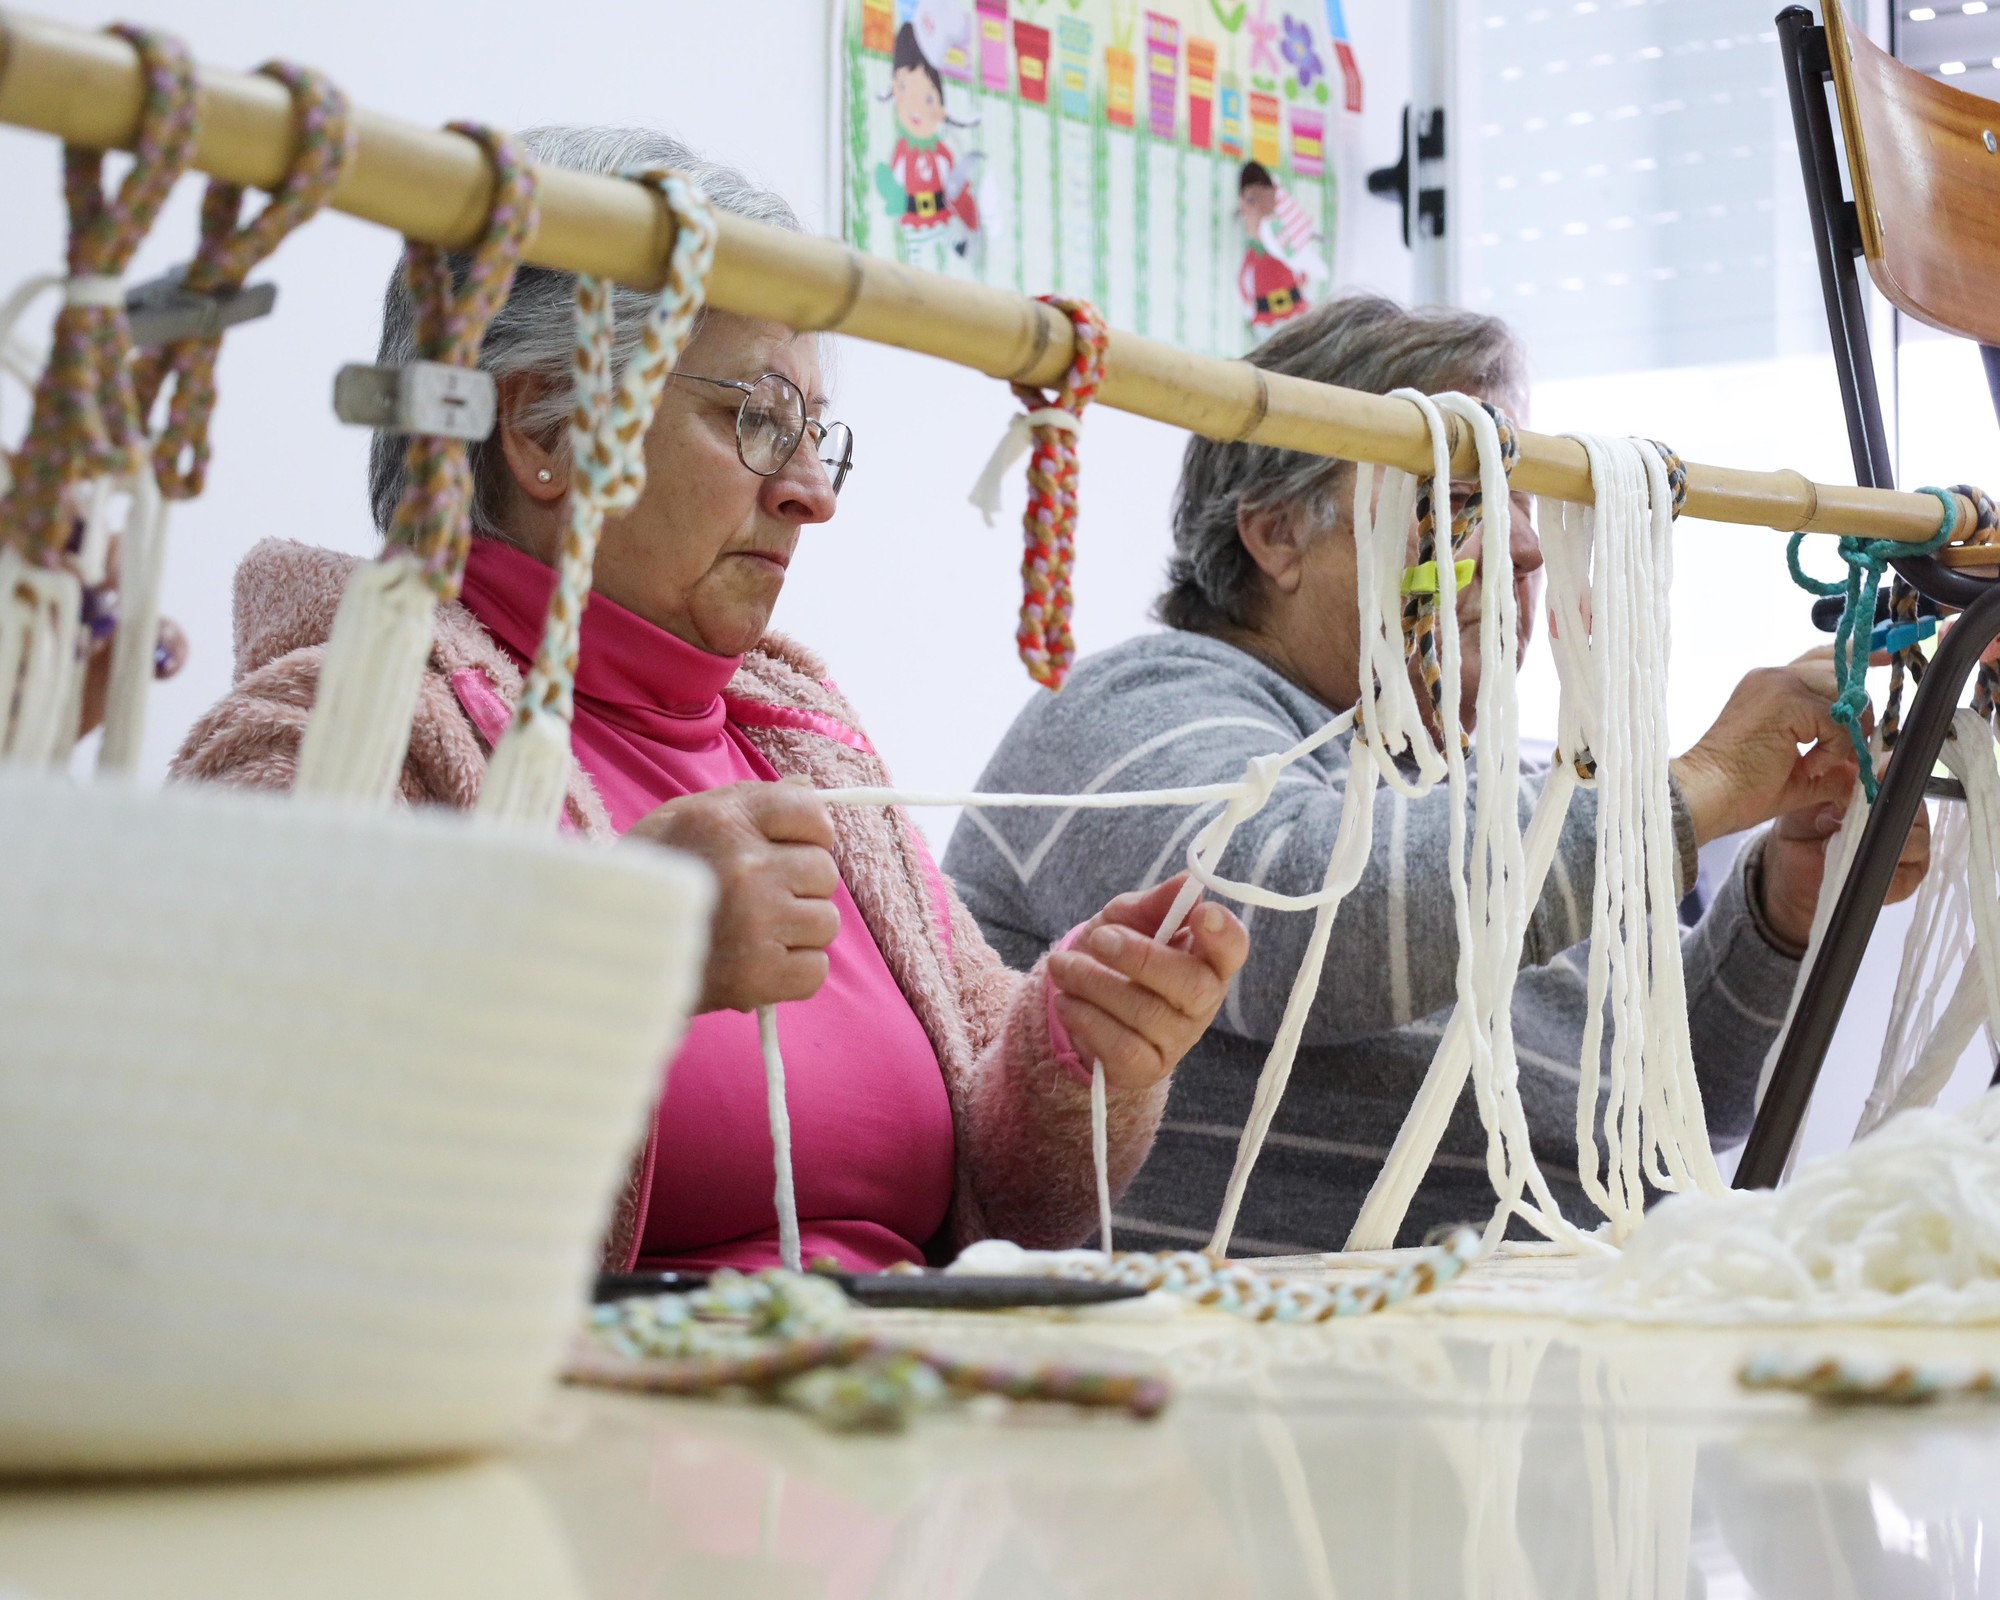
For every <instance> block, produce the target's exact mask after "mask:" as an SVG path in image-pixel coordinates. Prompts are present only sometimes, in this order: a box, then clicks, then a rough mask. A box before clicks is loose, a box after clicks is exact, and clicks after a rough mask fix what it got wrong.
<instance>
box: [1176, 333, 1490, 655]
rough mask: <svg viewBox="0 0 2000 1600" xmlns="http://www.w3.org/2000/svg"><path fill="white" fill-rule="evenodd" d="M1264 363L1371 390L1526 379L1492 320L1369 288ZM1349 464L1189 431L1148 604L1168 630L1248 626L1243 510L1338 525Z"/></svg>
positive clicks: (1254, 592)
mask: <svg viewBox="0 0 2000 1600" xmlns="http://www.w3.org/2000/svg"><path fill="white" fill-rule="evenodd" d="M1249 360H1250V362H1251V363H1252V364H1253V365H1255V366H1259V367H1262V368H1264V369H1265V370H1266V371H1267V372H1283V373H1289V374H1290V375H1291V376H1293V377H1298V378H1313V379H1316V380H1318V381H1319V382H1321V383H1336V384H1339V385H1340V386H1341V387H1343V388H1347V389H1363V390H1366V391H1367V392H1368V393H1370V394H1387V393H1388V392H1389V391H1390V390H1391V389H1402V388H1412V389H1421V390H1423V391H1424V392H1425V393H1426V394H1437V393H1440V392H1442V391H1443V390H1446V389H1459V390H1464V391H1468V392H1470V393H1473V394H1491V393H1493V392H1495V391H1496V390H1500V389H1515V390H1520V389H1524V388H1525V387H1526V380H1527V358H1526V355H1525V353H1524V352H1523V351H1522V349H1521V345H1520V341H1519V340H1517V339H1516V338H1515V337H1514V333H1513V331H1512V330H1511V329H1510V328H1509V327H1508V326H1507V324H1506V323H1504V322H1502V321H1501V320H1500V319H1499V318H1498V317H1486V316H1481V315H1479V314H1478V313H1476V312H1472V311H1456V310H1453V309H1451V308H1449V307H1443V306H1432V307H1426V308H1425V309H1423V310H1419V311H1410V310H1406V309H1405V308H1404V307H1402V306H1399V305H1397V304H1396V302H1395V301H1393V300H1388V299H1384V298H1383V297H1382V296H1380V295H1374V294H1349V295H1343V296H1341V297H1340V298H1338V299H1334V300H1329V301H1328V302H1327V303H1326V304H1324V305H1322V306H1316V307H1314V308H1313V309H1312V310H1310V311H1308V312H1306V314H1305V315H1304V316H1301V317H1298V318H1296V319H1295V320H1293V321H1291V322H1287V323H1286V324H1285V325H1284V326H1283V327H1281V328H1280V329H1279V330H1278V331H1277V332H1276V333H1274V334H1273V335H1272V336H1271V337H1270V338H1269V339H1268V340H1266V341H1265V342H1264V343H1263V344H1262V345H1260V346H1259V347H1258V348H1257V349H1256V350H1255V351H1254V352H1252V353H1251V355H1250V357H1249ZM1353 470H1354V469H1353V464H1352V463H1351V462H1346V461H1336V460H1333V459H1331V458H1330V457H1326V456H1313V455H1305V454H1302V453H1301V452H1299V451H1297V450H1280V449H1277V448H1275V447H1274V446H1271V445H1261V444H1235V443H1230V442H1227V441H1223V440H1217V439H1203V438H1200V437H1196V438H1193V439H1190V440H1189V441H1188V447H1187V456H1186V458H1185V460H1184V461H1183V462H1182V465H1181V482H1180V488H1179V490H1178V491H1177V492H1176V494H1175V496H1174V553H1173V557H1172V559H1171V560H1170V561H1169V562H1168V563H1167V592H1166V593H1165V594H1163V595H1162V596H1160V599H1159V601H1158V603H1157V604H1156V605H1155V606H1154V608H1153V609H1154V613H1155V615H1157V616H1158V617H1159V619H1160V620H1161V621H1162V622H1164V623H1166V624H1167V625H1168V626H1169V627H1173V628H1184V629H1187V630H1189V631H1191V632H1195V633H1213V632H1216V631H1217V630H1219V629H1222V628H1227V627H1238V628H1243V627H1249V626H1251V625H1253V623H1254V621H1255V616H1254V612H1255V609H1256V602H1257V597H1258V593H1259V588H1258V582H1257V579H1258V569H1257V564H1256V562H1255V561H1253V560H1252V559H1251V557H1250V552H1249V551H1247V550H1246V549H1244V548H1243V541H1242V539H1241V538H1239V537H1238V535H1237V516H1238V513H1239V512H1241V511H1261V510H1268V509H1272V508H1283V509H1285V510H1286V511H1287V512H1289V513H1290V514H1291V515H1292V516H1293V517H1294V518H1296V519H1299V520H1300V522H1301V523H1302V524H1303V525H1304V526H1307V527H1314V528H1318V529H1321V530H1325V529H1330V528H1332V527H1334V526H1336V525H1337V524H1338V523H1339V522H1340V520H1341V518H1342V516H1343V514H1344V512H1345V510H1346V507H1345V505H1344V504H1343V502H1344V500H1345V498H1346V496H1345V493H1344V491H1345V489H1346V486H1347V485H1348V484H1349V483H1350V482H1351V481H1352V474H1353Z"/></svg>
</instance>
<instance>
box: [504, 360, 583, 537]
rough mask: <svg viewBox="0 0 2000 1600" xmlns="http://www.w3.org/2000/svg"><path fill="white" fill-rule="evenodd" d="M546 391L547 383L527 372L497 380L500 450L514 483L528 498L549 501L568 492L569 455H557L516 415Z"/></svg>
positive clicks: (551, 501) (557, 498)
mask: <svg viewBox="0 0 2000 1600" xmlns="http://www.w3.org/2000/svg"><path fill="white" fill-rule="evenodd" d="M547 392H548V385H547V383H546V382H545V381H544V380H543V379H542V378H540V377H538V376H536V375H535V374H534V373H531V372H514V373H509V374H508V375H507V376H506V377H504V378H502V379H501V380H500V396H499V399H500V408H499V409H500V421H499V423H498V424H497V426H496V430H495V431H496V432H498V433H499V435H500V453H501V454H502V455H503V456H505V457H506V459H507V471H508V474H509V475H510V476H511V477H512V478H513V480H514V486H515V487H516V488H517V489H519V490H520V491H521V493H522V494H524V495H526V496H527V497H528V498H529V499H530V500H531V501H535V502H538V503H542V504H550V503H553V502H555V501H557V500H560V499H562V497H563V496H564V495H566V494H568V493H569V456H568V455H567V454H566V453H565V454H561V455H558V454H557V453H556V452H555V451H554V450H552V449H551V448H549V446H548V445H546V444H544V443H543V442H542V441H541V440H540V439H537V438H536V437H535V436H534V435H533V434H532V433H529V432H528V431H527V430H525V429H524V428H522V427H521V426H520V423H519V418H520V417H521V416H522V414H523V413H524V412H525V411H526V410H527V409H528V408H529V407H530V406H532V405H533V404H534V403H535V402H536V401H537V400H539V399H541V398H542V396H543V395H544V394H546V393H547Z"/></svg>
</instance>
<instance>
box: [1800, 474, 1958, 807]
mask: <svg viewBox="0 0 2000 1600" xmlns="http://www.w3.org/2000/svg"><path fill="white" fill-rule="evenodd" d="M1917 493H1918V494H1928V495H1933V496H1935V497H1936V499H1937V502H1938V504H1939V505H1940V506H1942V507H1943V508H1944V520H1943V525H1942V526H1941V527H1940V528H1939V529H1938V531H1937V533H1936V534H1935V535H1934V536H1932V537H1931V538H1929V539H1927V540H1925V541H1924V542H1923V543H1922V544H1904V543H1902V542H1901V541H1899V540H1895V539H1858V538H1853V537H1844V538H1842V539H1841V541H1840V558H1841V560H1842V561H1844V562H1846V563H1847V576H1846V577H1845V578H1844V579H1843V580H1842V581H1841V582H1839V583H1826V582H1822V581H1821V580H1820V579H1818V578H1815V577H1812V576H1811V575H1810V574H1808V573H1807V572H1806V570H1805V569H1804V568H1803V567H1802V566H1800V564H1799V550H1800V547H1801V546H1802V545H1803V544H1804V543H1805V539H1806V535H1805V533H1804V531H1803V530H1801V531H1800V532H1798V533H1795V534H1793V535H1792V537H1791V540H1790V542H1789V543H1788V544H1787V545H1786V546H1785V564H1786V565H1787V566H1788V567H1789V568H1790V569H1791V573H1792V582H1794V583H1796V584H1797V585H1798V586H1799V587H1800V588H1801V589H1804V590H1805V591H1806V592H1807V593H1809V594H1814V595H1820V596H1827V595H1839V596H1841V608H1840V626H1839V628H1838V629H1836V630H1835V632H1834V635H1833V678H1834V684H1835V686H1836V690H1837V692H1836V694H1835V697H1834V702H1833V708H1832V710H1833V720H1834V721H1835V722H1837V723H1839V724H1840V725H1841V726H1842V727H1843V728H1845V729H1846V730H1847V737H1848V739H1849V740H1850V741H1851V742H1852V744H1853V746H1854V756H1855V759H1856V761H1858V762H1859V763H1860V766H1861V788H1862V792H1863V793H1864V794H1866V795H1867V797H1868V802H1869V804H1870V805H1873V804H1874V802H1875V793H1876V789H1877V783H1876V778H1875V760H1874V757H1873V756H1872V755H1871V754H1870V752H1869V749H1868V734H1867V731H1866V729H1865V728H1864V726H1863V723H1864V722H1865V720H1866V714H1867V710H1868V647H1869V640H1870V638H1871V637H1872V635H1873V630H1874V627H1875V600H1876V596H1877V595H1878V594H1879V593H1880V592H1881V588H1882V571H1883V569H1884V567H1886V566H1887V565H1888V563H1889V562H1891V561H1897V560H1902V559H1904V558H1906V557H1910V556H1924V555H1929V554H1930V553H1931V552H1932V551H1934V550H1940V549H1942V548H1943V547H1944V546H1945V545H1947V544H1949V543H1950V542H1951V540H1952V538H1953V536H1954V535H1955V534H1956V533H1957V532H1958V497H1957V496H1956V495H1954V494H1953V493H1952V492H1951V491H1950V490H1949V489H1940V488H1937V487H1935V486H1934V485H1930V484H1926V485H1925V486H1924V487H1923V488H1921V489H1919V490H1918V491H1917ZM1913 614H1914V612H1913Z"/></svg>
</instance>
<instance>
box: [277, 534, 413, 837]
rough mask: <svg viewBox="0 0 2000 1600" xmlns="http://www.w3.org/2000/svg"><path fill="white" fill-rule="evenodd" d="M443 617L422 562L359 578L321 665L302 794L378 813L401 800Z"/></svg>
mask: <svg viewBox="0 0 2000 1600" xmlns="http://www.w3.org/2000/svg"><path fill="white" fill-rule="evenodd" d="M436 610H437V597H436V596H435V595H434V594H433V593H432V591H431V587H430V585H429V584H427V583H426V582H425V581H424V576H423V573H422V571H421V570H420V569H419V567H418V565H417V561H416V558H415V557H414V556H412V555H409V554H407V553H405V552H401V551H398V552H395V553H393V554H391V555H389V556H387V557H385V558H384V559H383V560H381V561H373V562H369V563H367V564H366V565H364V566H361V567H358V568H356V569H355V573H354V576H353V577H352V578H350V579H349V580H348V583H347V591H346V593H344V594H343V595H342V596H341V597H340V610H339V611H338V612H336V613H335V615H334V619H333V634H332V636H331V637H330V638H329V639H328V640H327V644H326V654H325V656H324V658H323V659H322V660H321V662H320V669H319V693H318V695H317V696H316V697H315V698H314V700H313V709H312V718H311V720H310V721H309V722H307V724H306V731H305V738H304V740H303V741H302V743H301V744H300V746H299V776H298V786H297V792H298V793H300V794H312V795H328V796H334V797H338V798H341V799H348V800H358V801H360V802H362V803H363V804H366V805H375V806H385V805H388V804H389V803H390V801H391V800H393V799H394V798H395V795H396V790H397V786H398V784H399V783H400V781H401V779H402V773H403V759H404V757H405V756H407V755H408V754H409V749H410V725H411V722H412V721H413V720H414V718H415V716H416V710H417V695H418V693H419V692H420V691H421V689H422V687H423V676H424V664H425V662H426V661H427V660H428V659H429V656H430V648H431V622H432V618H433V617H434V615H435V613H436Z"/></svg>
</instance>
